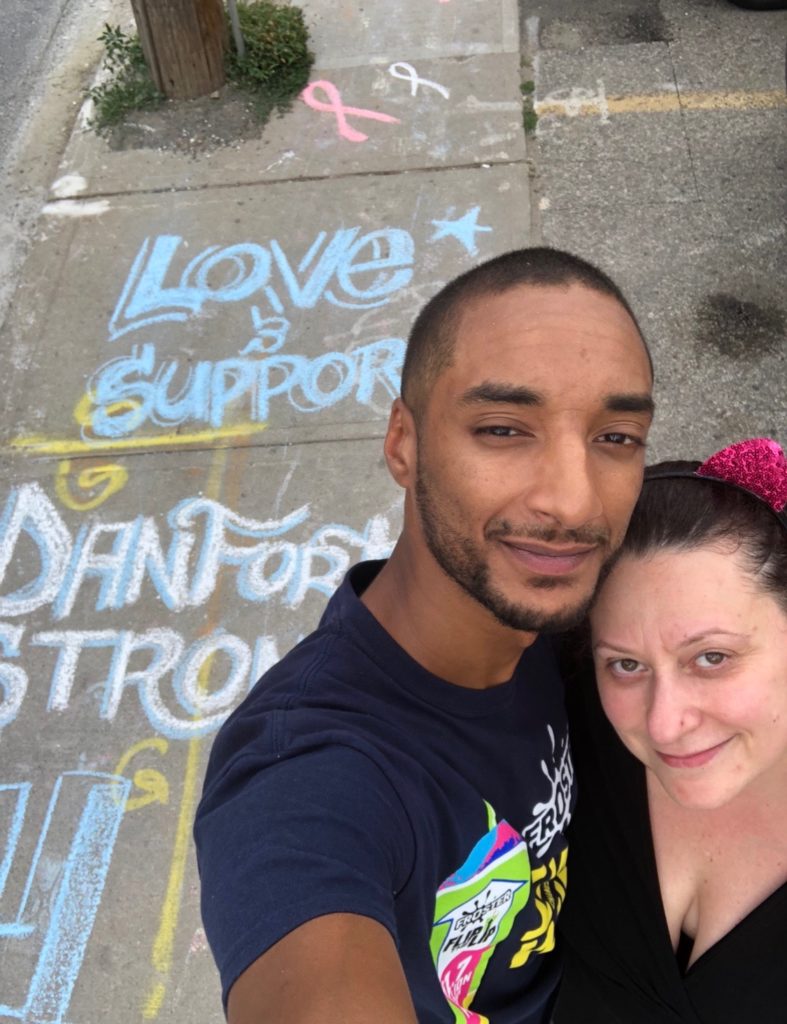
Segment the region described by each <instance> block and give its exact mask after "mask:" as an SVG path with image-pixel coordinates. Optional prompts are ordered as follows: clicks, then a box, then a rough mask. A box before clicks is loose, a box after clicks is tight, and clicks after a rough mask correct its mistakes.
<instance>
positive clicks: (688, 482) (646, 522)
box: [618, 462, 787, 611]
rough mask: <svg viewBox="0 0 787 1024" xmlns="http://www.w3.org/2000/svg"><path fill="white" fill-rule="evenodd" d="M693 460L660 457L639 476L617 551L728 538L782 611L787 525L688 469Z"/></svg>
mask: <svg viewBox="0 0 787 1024" xmlns="http://www.w3.org/2000/svg"><path fill="white" fill-rule="evenodd" d="M698 466H699V463H698V462H660V463H658V464H657V465H655V466H649V467H648V468H647V469H646V470H645V482H644V484H643V487H642V492H641V494H640V496H639V500H638V501H637V504H636V505H635V507H634V512H633V513H632V516H631V521H630V523H629V528H628V532H627V533H626V537H625V539H624V541H623V544H622V545H621V547H620V549H619V551H618V557H620V556H622V555H624V554H630V555H638V556H640V557H642V556H646V555H651V554H655V553H656V552H658V551H662V550H665V549H673V550H678V551H692V550H694V549H696V548H699V547H704V546H705V545H708V544H713V543H715V542H719V541H720V542H722V543H726V542H731V543H733V544H734V545H735V546H736V548H737V550H738V551H740V553H741V555H742V556H743V560H744V565H745V567H746V568H747V569H748V571H749V572H750V573H751V575H752V577H753V578H754V579H756V580H757V582H758V583H759V585H760V587H761V589H762V590H764V591H765V592H766V593H768V594H770V595H771V596H772V597H774V598H775V599H776V600H777V601H778V603H779V605H780V606H781V607H782V608H783V609H784V610H785V611H787V529H785V527H784V526H783V525H782V523H781V522H780V521H779V519H778V518H777V516H776V515H775V514H774V513H773V512H772V511H771V510H770V508H769V507H768V506H767V505H766V504H765V502H764V501H761V500H760V499H759V498H756V497H754V495H752V494H749V493H748V492H747V491H743V490H739V489H738V488H737V487H732V486H730V485H729V484H724V483H720V482H718V481H715V480H712V479H709V478H707V477H694V476H685V475H682V476H678V477H670V476H665V475H664V474H668V473H670V472H675V473H681V474H691V473H693V471H694V470H695V469H696V468H697V467H698Z"/></svg>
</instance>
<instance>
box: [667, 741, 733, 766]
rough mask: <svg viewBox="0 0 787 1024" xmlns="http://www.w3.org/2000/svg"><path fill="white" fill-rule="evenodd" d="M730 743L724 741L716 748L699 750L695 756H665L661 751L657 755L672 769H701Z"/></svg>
mask: <svg viewBox="0 0 787 1024" xmlns="http://www.w3.org/2000/svg"><path fill="white" fill-rule="evenodd" d="M729 742H730V741H729V740H728V739H727V740H723V741H722V742H721V743H717V744H716V746H715V747H707V748H706V749H705V750H698V751H697V752H696V753H695V754H681V755H680V756H678V755H676V754H664V753H662V752H661V751H660V750H657V751H656V753H657V754H658V755H659V757H660V758H661V760H662V761H663V762H664V764H666V765H669V767H670V768H701V767H702V765H704V764H707V763H708V762H709V761H712V760H713V758H714V757H715V756H716V755H717V754H718V753H719V751H720V750H721V749H722V747H726V745H727V744H728V743H729Z"/></svg>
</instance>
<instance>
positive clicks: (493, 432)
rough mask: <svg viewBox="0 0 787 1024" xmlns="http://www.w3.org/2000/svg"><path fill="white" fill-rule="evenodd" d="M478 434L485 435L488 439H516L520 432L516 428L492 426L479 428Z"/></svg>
mask: <svg viewBox="0 0 787 1024" xmlns="http://www.w3.org/2000/svg"><path fill="white" fill-rule="evenodd" d="M476 433H477V434H484V435H486V436H487V437H516V436H517V434H519V433H520V431H518V430H517V429H516V427H503V426H492V427H479V428H478V430H477V431H476Z"/></svg>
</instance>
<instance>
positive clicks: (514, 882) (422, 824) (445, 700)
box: [196, 249, 653, 1024]
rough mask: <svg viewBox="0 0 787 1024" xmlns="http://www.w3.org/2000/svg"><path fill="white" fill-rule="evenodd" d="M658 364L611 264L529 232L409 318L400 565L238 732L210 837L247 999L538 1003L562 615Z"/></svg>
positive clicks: (631, 465)
mask: <svg viewBox="0 0 787 1024" xmlns="http://www.w3.org/2000/svg"><path fill="white" fill-rule="evenodd" d="M651 388H652V368H651V365H650V359H649V356H648V353H647V349H646V347H645V343H644V341H643V339H642V335H641V333H640V331H639V328H638V326H637V324H636V321H635V319H634V316H633V314H632V313H631V311H630V309H629V307H628V305H627V304H626V302H625V299H624V298H623V296H622V295H621V294H620V292H619V291H618V289H617V288H616V286H615V285H614V284H613V283H612V282H611V281H610V280H609V279H608V278H607V277H606V276H604V275H603V274H601V273H600V272H599V271H597V270H596V269H595V268H594V267H592V266H590V265H589V264H586V263H584V262H583V261H581V260H578V259H577V258H575V257H573V256H570V255H569V254H566V253H562V252H559V251H556V250H550V249H529V250H528V249H524V250H519V251H517V252H513V253H508V254H506V255H504V256H501V257H498V258H497V259H494V260H491V261H489V262H488V263H486V264H483V265H481V266H480V267H476V268H475V269H473V270H471V271H470V272H468V273H467V274H464V275H462V277H460V278H458V279H456V280H455V281H453V282H452V283H450V284H449V285H447V286H446V287H445V288H444V289H443V291H442V292H440V293H439V294H438V295H437V296H436V297H435V298H433V299H432V300H431V302H430V303H428V304H427V306H426V307H425V308H424V310H423V311H422V312H421V314H420V316H419V317H418V319H417V321H416V323H415V326H414V327H413V330H412V333H411V336H410V341H409V345H408V350H407V356H406V359H405V364H404V368H403V373H402V397H401V398H400V399H397V400H396V401H395V402H394V404H393V409H392V411H391V418H390V423H389V426H388V432H387V436H386V440H385V455H386V459H387V462H388V467H389V469H390V472H391V473H392V475H393V477H394V479H395V480H396V481H397V482H398V483H399V484H400V485H401V486H402V487H403V488H404V491H405V506H404V526H403V530H402V534H401V536H400V538H399V540H398V542H397V544H396V547H395V549H394V552H393V554H392V556H391V558H390V559H389V560H388V562H387V563H385V564H383V565H381V564H380V563H366V564H362V565H359V566H356V567H355V568H354V569H353V570H351V572H350V573H349V575H348V578H347V579H346V580H345V582H344V583H343V584H342V586H341V587H340V589H339V590H338V591H337V593H336V594H335V595H334V597H333V598H332V599H331V602H330V603H329V605H328V608H327V610H326V612H325V615H324V616H323V619H322V622H321V624H320V628H319V629H318V630H317V631H316V632H315V633H313V634H312V635H311V636H310V637H307V639H306V640H305V641H303V643H301V644H300V645H299V646H298V647H297V648H295V650H294V651H292V652H291V653H290V654H289V655H287V656H286V657H285V658H284V659H283V660H282V662H280V663H279V665H277V666H276V667H274V669H273V670H271V671H270V672H269V673H268V674H267V675H266V676H265V677H263V679H262V680H261V681H260V683H259V684H258V685H257V686H256V687H255V689H254V690H253V691H252V693H251V694H250V695H249V697H248V698H247V700H246V701H245V702H244V704H243V705H241V707H240V708H239V709H238V710H237V711H236V712H235V713H234V714H233V716H232V717H231V718H230V719H229V720H228V722H227V723H226V724H225V726H224V727H223V729H222V731H221V733H220V734H219V736H218V737H217V740H216V743H215V745H214V749H213V752H212V754H211V761H210V765H209V768H208V777H207V781H206V786H205V792H204V795H203V800H202V803H201V806H200V810H199V813H198V817H197V824H196V838H197V845H198V856H199V865H200V871H201V876H202V886H203V904H202V906H203V917H204V921H205V927H206V931H207V935H208V939H209V941H210V943H211V946H212V948H213V952H214V955H215V957H216V960H217V963H218V965H219V969H220V971H221V974H222V981H223V987H224V994H225V998H227V996H228V1016H229V1021H230V1024H262V1022H265V1024H317V1022H319V1024H416V1022H419V1024H451V1022H454V1021H456V1022H462V1021H473V1022H476V1024H482V1022H484V1021H489V1022H490V1024H536V1022H545V1021H546V1020H548V1014H549V1006H550V1003H551V999H552V996H553V993H554V989H555V985H556V982H557V975H558V972H559V965H558V963H557V962H556V958H555V957H554V956H549V955H548V954H549V952H550V950H551V949H552V948H553V946H554V916H555V914H556V913H557V911H558V910H559V907H560V904H561V903H562V900H563V896H564V894H565V882H566V841H565V836H564V829H565V826H566V824H567V822H568V818H569V816H570V808H571V803H572V800H573V772H572V768H571V760H570V754H569V751H568V739H567V732H566V724H565V718H564V713H563V698H562V686H561V682H560V679H559V676H558V673H557V670H556V667H555V662H554V657H553V654H552V650H551V647H550V645H549V643H548V641H547V640H546V639H544V638H543V637H541V638H539V636H538V634H539V633H541V632H542V631H554V630H560V629H564V628H565V627H567V626H568V625H570V624H572V623H573V622H575V621H576V620H577V619H578V617H580V616H581V615H582V614H583V613H584V610H585V608H586V607H587V605H588V603H589V601H590V599H591V597H592V595H593V593H594V590H595V587H596V584H597V581H598V577H599V574H600V572H601V571H602V568H603V567H604V565H605V564H606V563H607V562H608V560H609V558H610V556H611V554H612V552H613V551H614V549H615V548H616V547H617V546H618V544H619V543H620V541H621V540H622V538H623V534H624V532H625V529H626V525H627V523H628V518H629V515H630V513H631V510H632V508H633V505H634V502H635V499H636V497H637V494H638V493H639V489H640V484H641V480H642V472H643V463H644V442H645V438H646V435H647V432H648V428H649V426H650V420H651V416H652V409H653V403H652V399H651Z"/></svg>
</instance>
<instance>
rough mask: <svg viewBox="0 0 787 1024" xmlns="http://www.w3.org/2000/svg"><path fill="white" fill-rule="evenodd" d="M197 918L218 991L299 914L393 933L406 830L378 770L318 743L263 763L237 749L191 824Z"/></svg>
mask: <svg viewBox="0 0 787 1024" xmlns="http://www.w3.org/2000/svg"><path fill="white" fill-rule="evenodd" d="M195 839H196V843H197V860H198V865H199V871H200V879H201V888H202V918H203V923H204V926H205V932H206V935H207V937H208V941H209V943H210V946H211V949H212V951H213V955H214V957H215V960H216V963H217V965H218V968H219V972H220V974H221V982H222V997H223V999H224V1002H225V1005H226V999H227V995H228V993H229V990H230V988H231V986H232V984H233V983H234V982H235V980H236V979H237V978H238V976H239V975H240V974H241V973H242V972H243V971H244V970H245V969H246V968H247V967H248V966H249V965H250V964H251V963H253V962H254V960H256V959H257V958H258V957H259V956H261V955H262V954H263V953H264V952H265V951H266V950H267V949H268V948H269V947H270V946H272V945H273V944H274V943H276V942H277V941H278V940H279V939H281V938H283V937H284V936H285V935H287V934H288V933H289V932H291V931H292V930H293V929H295V928H297V927H298V926H299V925H301V924H304V923H306V922H307V921H310V920H312V919H313V918H316V917H321V916H323V915H325V914H333V913H354V914H360V915H363V916H365V917H370V918H373V919H374V920H377V921H379V922H380V923H381V924H382V925H384V926H385V927H386V928H387V929H388V930H389V931H390V932H391V934H392V936H393V938H394V941H397V934H396V925H395V918H394V896H395V894H396V892H397V891H398V889H399V888H400V887H401V886H402V885H403V884H404V882H405V881H406V879H407V876H408V874H409V871H410V867H411V862H412V832H411V829H410V827H409V823H408V821H407V815H406V813H405V811H404V808H403V807H402V804H401V802H400V801H399V798H398V796H397V794H396V791H395V790H394V788H393V786H392V784H391V783H390V782H389V780H388V778H387V776H386V775H385V773H384V772H383V771H382V769H381V768H380V767H379V766H378V765H377V764H376V763H375V762H374V761H373V760H372V759H371V758H370V757H369V756H367V755H366V754H364V753H363V752H361V751H360V750H356V749H353V748H350V747H345V746H341V745H330V746H324V747H318V748H317V749H312V750H309V751H307V752H303V753H298V754H297V755H295V756H286V757H283V758H281V759H279V760H276V761H274V762H273V763H269V764H267V765H266V766H264V767H262V769H261V766H260V765H259V764H258V763H255V759H254V757H253V756H252V755H250V754H248V753H247V754H244V755H242V756H241V757H240V758H238V761H237V762H236V763H235V764H234V765H233V766H232V767H231V768H230V770H228V771H225V772H224V773H223V774H222V777H221V780H220V784H219V785H218V786H217V787H215V788H214V789H213V791H212V792H209V793H207V792H206V795H205V797H204V798H203V801H202V804H201V806H200V809H199V811H198V814H197V820H196V824H195Z"/></svg>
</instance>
